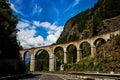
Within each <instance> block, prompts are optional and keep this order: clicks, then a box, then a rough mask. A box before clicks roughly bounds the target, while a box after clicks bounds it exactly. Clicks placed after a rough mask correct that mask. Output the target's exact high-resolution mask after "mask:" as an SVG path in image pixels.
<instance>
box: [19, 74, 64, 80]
mask: <svg viewBox="0 0 120 80" xmlns="http://www.w3.org/2000/svg"><path fill="white" fill-rule="evenodd" d="M20 80H64V79H62V78H60V77H58V76H56V75H49V74H34V75H33V76H31V77H28V78H25V79H20Z"/></svg>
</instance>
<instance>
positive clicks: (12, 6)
mask: <svg viewBox="0 0 120 80" xmlns="http://www.w3.org/2000/svg"><path fill="white" fill-rule="evenodd" d="M10 7H11V9H12V10H13V11H14V12H16V13H17V14H20V15H22V16H24V14H23V13H22V12H21V11H19V10H17V8H15V5H14V4H12V3H10Z"/></svg>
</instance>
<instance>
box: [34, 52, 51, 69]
mask: <svg viewBox="0 0 120 80" xmlns="http://www.w3.org/2000/svg"><path fill="white" fill-rule="evenodd" d="M35 63H36V67H35V70H36V71H48V70H49V55H48V53H47V51H45V50H43V51H42V53H40V54H39V55H38V54H37V55H36V60H35Z"/></svg>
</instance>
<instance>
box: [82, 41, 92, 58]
mask: <svg viewBox="0 0 120 80" xmlns="http://www.w3.org/2000/svg"><path fill="white" fill-rule="evenodd" d="M80 48H81V49H82V57H83V58H84V57H87V56H89V55H90V54H91V47H90V45H89V43H86V42H85V43H83V44H81V46H80Z"/></svg>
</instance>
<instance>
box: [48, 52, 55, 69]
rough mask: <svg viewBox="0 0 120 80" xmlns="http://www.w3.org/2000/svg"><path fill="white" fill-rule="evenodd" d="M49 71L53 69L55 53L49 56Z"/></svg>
mask: <svg viewBox="0 0 120 80" xmlns="http://www.w3.org/2000/svg"><path fill="white" fill-rule="evenodd" d="M49 71H55V54H50V56H49Z"/></svg>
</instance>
